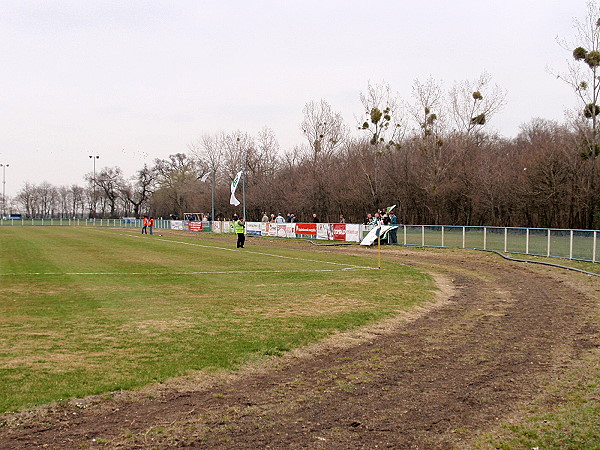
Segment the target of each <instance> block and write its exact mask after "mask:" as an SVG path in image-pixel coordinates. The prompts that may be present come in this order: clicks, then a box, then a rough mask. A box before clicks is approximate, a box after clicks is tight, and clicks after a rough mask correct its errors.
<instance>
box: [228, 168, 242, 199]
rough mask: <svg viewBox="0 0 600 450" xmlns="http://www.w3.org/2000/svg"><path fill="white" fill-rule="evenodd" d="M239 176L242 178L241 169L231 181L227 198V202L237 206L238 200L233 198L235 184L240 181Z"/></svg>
mask: <svg viewBox="0 0 600 450" xmlns="http://www.w3.org/2000/svg"><path fill="white" fill-rule="evenodd" d="M240 178H242V171H241V170H240V171H239V172H238V173H237V175H236V176H235V178H234V179H233V181H232V182H231V198H230V199H229V203H230V204H232V205H234V206H237V205H239V204H240V201H239V200H238V199H237V198H235V188H237V185H238V184H239V182H240Z"/></svg>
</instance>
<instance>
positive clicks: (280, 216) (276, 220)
mask: <svg viewBox="0 0 600 450" xmlns="http://www.w3.org/2000/svg"><path fill="white" fill-rule="evenodd" d="M275 223H285V219H284V218H283V216H282V215H281V213H279V214H277V217H275Z"/></svg>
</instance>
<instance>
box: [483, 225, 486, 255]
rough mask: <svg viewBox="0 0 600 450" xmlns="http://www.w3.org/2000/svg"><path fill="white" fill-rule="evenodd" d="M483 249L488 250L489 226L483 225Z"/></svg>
mask: <svg viewBox="0 0 600 450" xmlns="http://www.w3.org/2000/svg"><path fill="white" fill-rule="evenodd" d="M483 249H484V250H487V227H483Z"/></svg>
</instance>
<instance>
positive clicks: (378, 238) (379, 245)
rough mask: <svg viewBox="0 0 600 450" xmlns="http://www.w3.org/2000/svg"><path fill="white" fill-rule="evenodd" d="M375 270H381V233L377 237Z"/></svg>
mask: <svg viewBox="0 0 600 450" xmlns="http://www.w3.org/2000/svg"><path fill="white" fill-rule="evenodd" d="M377 268H378V269H381V231H380V232H379V234H378V235H377Z"/></svg>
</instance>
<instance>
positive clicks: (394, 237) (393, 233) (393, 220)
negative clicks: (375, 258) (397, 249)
mask: <svg viewBox="0 0 600 450" xmlns="http://www.w3.org/2000/svg"><path fill="white" fill-rule="evenodd" d="M390 225H391V226H393V227H394V226H397V225H398V218H397V217H396V214H394V213H393V212H390ZM397 243H398V228H394V229H393V230H390V244H397Z"/></svg>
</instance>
